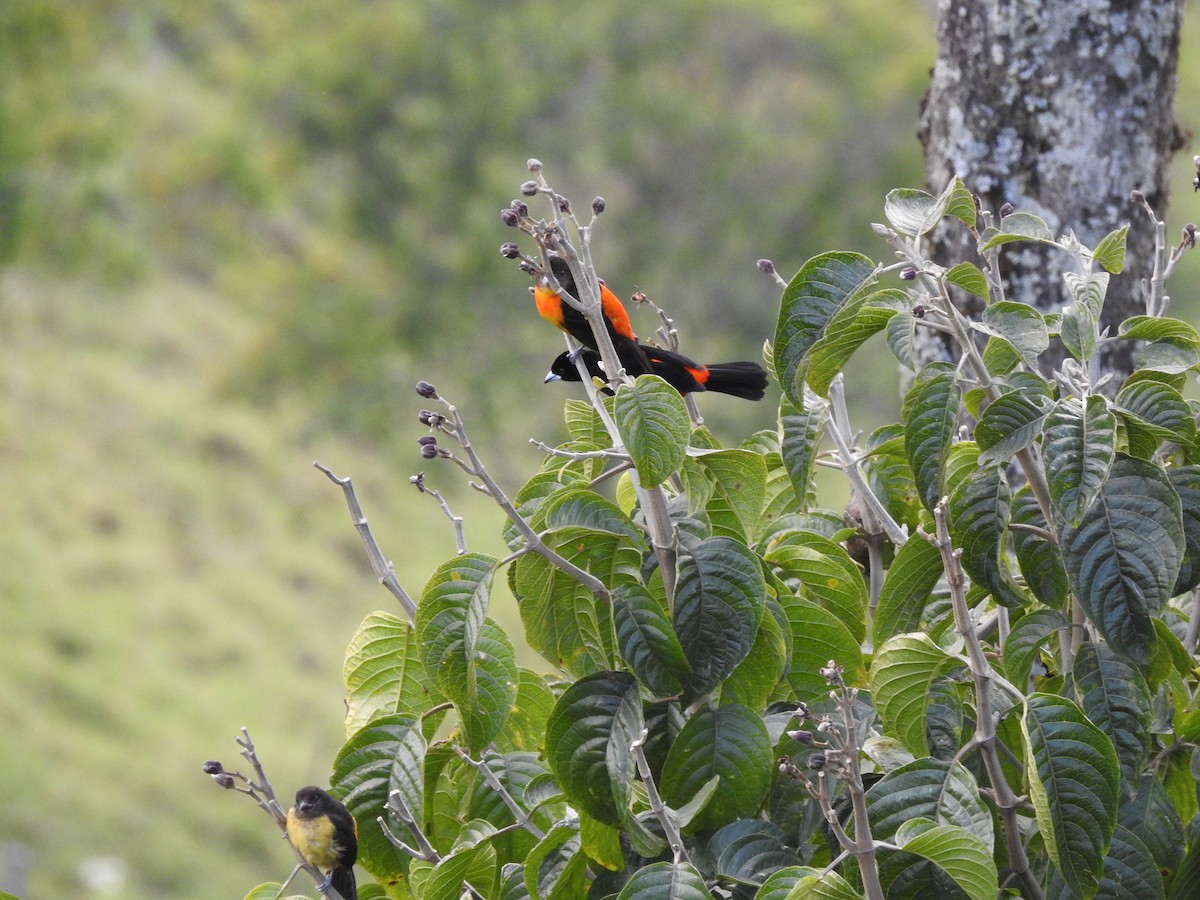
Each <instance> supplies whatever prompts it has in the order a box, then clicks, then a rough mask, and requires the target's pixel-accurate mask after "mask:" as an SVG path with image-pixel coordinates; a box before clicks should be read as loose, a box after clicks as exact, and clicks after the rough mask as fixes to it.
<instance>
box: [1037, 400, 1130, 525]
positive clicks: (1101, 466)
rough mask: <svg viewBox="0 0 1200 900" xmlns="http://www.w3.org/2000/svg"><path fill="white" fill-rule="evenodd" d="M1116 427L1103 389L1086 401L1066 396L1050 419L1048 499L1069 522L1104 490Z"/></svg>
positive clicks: (1077, 518)
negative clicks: (1083, 402)
mask: <svg viewBox="0 0 1200 900" xmlns="http://www.w3.org/2000/svg"><path fill="white" fill-rule="evenodd" d="M1116 431H1117V418H1116V416H1114V415H1113V414H1112V413H1111V412H1109V409H1108V401H1107V400H1105V399H1104V397H1101V396H1099V395H1092V396H1090V397H1088V398H1087V405H1086V407H1085V406H1084V405H1083V404H1081V403H1080V402H1079V401H1078V400H1076V399H1074V398H1064V399H1063V400H1060V401H1059V402H1058V404H1057V405H1056V406H1055V407H1054V412H1052V413H1051V414H1050V417H1049V418H1048V419H1047V420H1046V433H1045V437H1044V439H1043V442H1042V455H1043V458H1044V459H1045V462H1046V479H1047V481H1048V482H1049V484H1050V499H1051V500H1052V501H1053V502H1054V507H1055V511H1056V513H1057V515H1058V516H1059V518H1060V519H1061V520H1062V521H1063V522H1065V523H1067V524H1068V525H1072V526H1075V525H1078V524H1079V522H1080V520H1081V519H1082V518H1083V514H1084V512H1085V511H1086V510H1087V508H1088V507H1089V506H1090V505H1091V504H1092V501H1093V500H1095V499H1096V496H1097V495H1098V494H1099V493H1100V488H1101V486H1102V485H1103V484H1104V479H1105V478H1107V477H1108V470H1109V468H1110V467H1111V466H1112V464H1113V460H1114V459H1115V458H1116Z"/></svg>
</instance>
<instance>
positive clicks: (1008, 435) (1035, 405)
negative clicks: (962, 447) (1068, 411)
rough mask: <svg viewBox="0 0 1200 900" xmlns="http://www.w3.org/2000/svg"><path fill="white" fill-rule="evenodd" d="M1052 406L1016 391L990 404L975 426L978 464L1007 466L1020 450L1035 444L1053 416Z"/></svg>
mask: <svg viewBox="0 0 1200 900" xmlns="http://www.w3.org/2000/svg"><path fill="white" fill-rule="evenodd" d="M1052 405H1053V404H1052V403H1051V401H1050V400H1049V399H1047V398H1046V397H1043V396H1042V395H1040V394H1022V393H1017V392H1016V391H1013V392H1012V393H1009V394H1002V395H1001V396H999V397H997V398H996V399H995V400H994V401H992V402H991V403H989V404H988V407H987V409H985V410H984V411H983V416H982V418H980V420H979V422H978V423H977V424H976V425H975V442H976V443H977V444H978V445H979V450H980V453H979V464H980V465H988V464H989V463H995V462H1001V463H1003V462H1007V461H1008V460H1009V458H1010V457H1012V455H1013V454H1014V453H1016V452H1017V451H1018V450H1023V449H1025V448H1026V447H1028V446H1029V445H1030V444H1031V443H1033V441H1034V438H1036V437H1037V436H1038V435H1039V434H1040V433H1041V430H1042V423H1043V422H1044V421H1046V417H1047V416H1048V415H1049V414H1050V409H1051V407H1052Z"/></svg>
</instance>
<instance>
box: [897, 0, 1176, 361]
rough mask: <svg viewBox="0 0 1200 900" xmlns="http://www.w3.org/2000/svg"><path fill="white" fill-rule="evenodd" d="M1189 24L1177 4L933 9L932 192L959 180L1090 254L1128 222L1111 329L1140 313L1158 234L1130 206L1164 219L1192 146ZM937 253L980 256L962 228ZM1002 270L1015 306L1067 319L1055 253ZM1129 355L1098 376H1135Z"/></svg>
mask: <svg viewBox="0 0 1200 900" xmlns="http://www.w3.org/2000/svg"><path fill="white" fill-rule="evenodd" d="M1181 19H1182V0H1090V2H1082V0H1080V2H1032V0H1024V2H1022V0H939V3H938V21H937V30H938V55H937V62H936V64H935V66H934V69H933V76H932V79H931V83H930V87H929V92H928V94H927V95H926V97H925V101H924V104H923V108H922V113H921V132H920V136H921V141H922V144H923V146H924V148H925V173H926V178H927V180H928V182H929V185H930V188H931V189H932V190H933V191H935V192H938V191H940V190H941V189H942V188H943V187H945V185H946V184H947V182H948V181H949V179H951V178H952V177H953V176H954V175H958V176H960V177H961V178H962V179H963V181H964V182H965V183H966V185H967V187H968V188H969V189H970V190H971V191H972V192H974V193H975V194H977V195H978V196H979V197H980V198H981V200H982V201H983V204H984V207H985V208H987V209H990V210H991V211H992V212H993V213H997V212H998V211H999V209H1000V207H1001V205H1003V204H1004V203H1005V202H1008V203H1011V204H1013V206H1014V207H1016V208H1017V209H1018V210H1021V211H1024V212H1031V213H1034V214H1036V215H1038V216H1040V217H1042V218H1043V219H1045V221H1046V223H1047V224H1048V225H1049V226H1050V229H1051V231H1053V232H1054V233H1055V234H1062V233H1064V232H1066V231H1068V230H1071V231H1073V232H1074V233H1075V234H1076V235H1077V236H1078V237H1079V239H1080V240H1082V241H1083V242H1084V243H1085V244H1087V245H1088V246H1094V245H1095V244H1096V242H1097V241H1099V240H1100V238H1101V237H1103V236H1104V235H1105V234H1106V233H1107V232H1109V231H1111V230H1112V229H1113V228H1116V227H1119V226H1120V225H1122V224H1124V223H1126V222H1128V223H1130V225H1131V228H1130V231H1129V236H1128V251H1129V252H1128V256H1127V268H1126V270H1125V271H1124V272H1123V273H1122V274H1121V275H1119V276H1116V277H1114V278H1113V279H1112V281H1111V283H1110V286H1109V292H1108V300H1107V302H1106V308H1105V317H1104V322H1105V323H1106V324H1111V323H1115V322H1119V321H1120V320H1122V319H1124V318H1126V317H1127V316H1129V315H1133V314H1136V313H1139V312H1143V311H1144V307H1143V299H1142V288H1141V282H1142V280H1143V279H1148V278H1149V276H1150V272H1151V270H1152V268H1153V258H1152V253H1153V241H1154V229H1153V226H1152V223H1150V222H1149V221H1147V218H1146V216H1145V215H1144V214H1143V213H1142V212H1141V211H1140V210H1136V209H1135V208H1134V207H1133V206H1132V205H1131V203H1130V202H1129V194H1130V191H1132V190H1134V189H1137V190H1140V191H1141V192H1142V193H1143V194H1145V195H1146V198H1147V199H1148V200H1149V202H1150V204H1151V205H1152V206H1153V207H1154V208H1155V209H1156V210H1157V211H1158V214H1159V216H1160V217H1162V216H1164V215H1165V212H1166V206H1167V165H1168V162H1169V161H1170V158H1171V156H1172V154H1173V153H1174V152H1175V151H1176V150H1178V149H1179V148H1180V147H1181V146H1182V143H1183V141H1182V137H1181V134H1180V131H1179V129H1178V128H1177V126H1176V124H1175V114H1174V95H1175V86H1176V63H1177V60H1178V54H1179V33H1180V25H1181ZM933 255H934V258H937V259H942V258H945V259H951V260H957V259H973V258H975V255H974V248H973V242H972V241H971V239H970V236H969V235H967V234H965V233H964V232H963V230H962V229H961V228H959V229H957V230H956V229H952V228H943V229H940V230H939V231H938V232H937V233H936V234H935V235H934V248H933ZM1001 258H1002V265H1003V267H1004V268H1003V271H1002V274H1003V276H1004V279H1005V285H1006V292H1007V295H1008V299H1013V300H1021V301H1023V302H1025V303H1030V304H1033V305H1035V306H1036V307H1038V308H1039V309H1041V310H1043V311H1049V310H1056V309H1058V308H1060V307H1061V305H1062V303H1063V302H1064V301H1065V299H1066V293H1065V288H1064V285H1063V279H1062V271H1063V269H1064V268H1066V267H1068V266H1069V265H1070V261H1069V260H1065V259H1063V258H1062V254H1061V252H1060V251H1057V250H1055V249H1054V248H1050V247H1045V246H1042V245H1037V244H1032V243H1022V244H1016V245H1012V246H1011V247H1008V248H1006V249H1005V252H1004V253H1003V254H1002V257H1001ZM1124 343H1125V342H1122V344H1124ZM1122 351H1124V352H1122ZM1128 353H1129V351H1128V348H1126V347H1113V348H1112V349H1110V351H1109V353H1108V355H1107V356H1106V357H1105V358H1104V359H1103V360H1102V365H1103V367H1104V368H1105V369H1108V370H1114V371H1116V372H1117V373H1127V372H1128V371H1129V368H1130V366H1131V360H1130V358H1129V355H1128ZM1118 380H1119V379H1118Z"/></svg>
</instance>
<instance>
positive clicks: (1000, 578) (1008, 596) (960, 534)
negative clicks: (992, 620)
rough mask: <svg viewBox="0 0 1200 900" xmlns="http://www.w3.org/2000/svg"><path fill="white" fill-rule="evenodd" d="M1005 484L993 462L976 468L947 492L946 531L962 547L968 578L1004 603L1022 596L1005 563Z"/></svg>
mask: <svg viewBox="0 0 1200 900" xmlns="http://www.w3.org/2000/svg"><path fill="white" fill-rule="evenodd" d="M1009 497H1010V493H1009V487H1008V481H1007V479H1005V477H1004V473H1003V472H1001V471H1000V469H999V468H998V467H996V466H987V467H981V468H979V469H977V470H976V471H975V472H974V473H972V475H971V476H970V477H969V478H967V480H966V481H964V482H963V483H962V484H960V485H959V486H958V487H956V488H955V489H954V491H953V493H951V494H950V534H951V536H952V537H953V539H954V545H955V547H957V548H959V549H960V550H962V567H963V569H964V570H965V571H966V573H967V574H968V575H970V576H971V581H972V582H973V583H974V584H976V585H978V586H979V587H982V588H985V589H987V590H988V591H989V592H990V593H991V595H992V596H993V597H995V598H996V600H997V601H998V602H1000V603H1002V604H1004V605H1005V606H1009V607H1017V606H1020V605H1021V604H1022V603H1023V602H1024V596H1023V595H1022V594H1021V591H1020V589H1019V588H1018V587H1017V586H1016V584H1015V583H1014V582H1013V578H1012V574H1011V573H1010V572H1009V571H1008V567H1007V565H1006V563H1005V552H1004V551H1005V544H1006V537H1007V527H1008V511H1009Z"/></svg>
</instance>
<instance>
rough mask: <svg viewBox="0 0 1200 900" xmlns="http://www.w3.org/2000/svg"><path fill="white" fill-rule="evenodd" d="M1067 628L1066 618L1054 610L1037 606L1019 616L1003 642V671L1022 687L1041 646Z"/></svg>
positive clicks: (1027, 678)
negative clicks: (1036, 608)
mask: <svg viewBox="0 0 1200 900" xmlns="http://www.w3.org/2000/svg"><path fill="white" fill-rule="evenodd" d="M1066 628H1067V620H1066V618H1065V617H1064V616H1063V614H1062V613H1060V612H1059V611H1058V610H1056V609H1039V610H1035V611H1034V612H1031V613H1029V614H1028V615H1025V616H1022V617H1021V619H1020V620H1019V621H1018V622H1017V624H1016V625H1014V626H1013V627H1012V631H1010V632H1009V634H1008V638H1007V640H1005V642H1004V673H1005V674H1006V675H1007V676H1008V680H1009V681H1011V682H1012V683H1013V684H1015V685H1016V686H1017V687H1018V688H1020V689H1022V690H1024V688H1025V686H1026V685H1027V684H1028V683H1029V675H1030V673H1031V672H1032V671H1033V664H1034V662H1036V661H1037V658H1038V655H1039V654H1040V653H1041V651H1042V647H1043V646H1045V644H1046V643H1047V642H1048V641H1049V640H1050V639H1051V638H1052V637H1054V635H1055V634H1056V633H1057V632H1059V631H1062V630H1064V629H1066Z"/></svg>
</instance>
